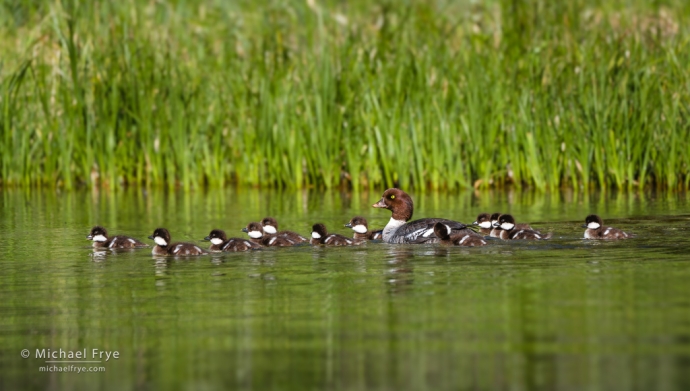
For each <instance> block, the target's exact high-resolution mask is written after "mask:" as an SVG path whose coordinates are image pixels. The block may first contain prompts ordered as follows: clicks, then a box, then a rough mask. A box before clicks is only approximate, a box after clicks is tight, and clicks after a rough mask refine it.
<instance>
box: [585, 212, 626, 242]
mask: <svg viewBox="0 0 690 391" xmlns="http://www.w3.org/2000/svg"><path fill="white" fill-rule="evenodd" d="M583 227H586V228H587V230H585V239H604V240H618V239H628V238H632V237H634V236H635V235H633V234H629V233H627V232H623V231H622V230H620V229H618V228H613V227H604V221H603V220H602V219H601V217H599V216H597V215H589V216H587V217H586V218H585V225H583Z"/></svg>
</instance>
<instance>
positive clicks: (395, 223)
mask: <svg viewBox="0 0 690 391" xmlns="http://www.w3.org/2000/svg"><path fill="white" fill-rule="evenodd" d="M405 223H406V221H405V220H396V219H394V218H392V217H391V219H390V221H389V222H388V224H386V226H385V227H384V228H383V235H382V236H383V241H384V242H389V241H390V239H391V238H392V237H393V235H395V232H396V231H397V230H398V228H400V227H402V226H403V225H405Z"/></svg>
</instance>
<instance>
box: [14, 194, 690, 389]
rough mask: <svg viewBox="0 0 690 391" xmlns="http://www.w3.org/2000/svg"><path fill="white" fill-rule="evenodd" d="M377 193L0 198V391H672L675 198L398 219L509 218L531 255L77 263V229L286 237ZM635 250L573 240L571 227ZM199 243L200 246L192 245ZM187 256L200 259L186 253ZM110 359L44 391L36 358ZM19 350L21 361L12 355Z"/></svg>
mask: <svg viewBox="0 0 690 391" xmlns="http://www.w3.org/2000/svg"><path fill="white" fill-rule="evenodd" d="M379 197H380V193H378V192H376V193H362V194H355V195H353V194H348V193H338V192H326V193H324V192H269V191H256V190H251V191H249V190H247V191H237V190H223V191H208V192H195V193H183V192H180V193H174V192H173V193H168V192H166V191H161V190H148V191H142V190H136V189H131V190H127V191H121V192H113V193H107V192H71V193H60V192H54V191H30V192H25V191H8V190H6V191H3V192H0V237H1V238H2V240H0V258H1V261H0V389H3V390H10V389H21V390H32V389H36V390H44V389H74V388H79V389H117V390H121V389H137V390H139V389H172V390H175V389H179V390H221V389H246V390H266V389H274V390H322V389H337V390H361V389H372V390H423V389H429V390H464V389H473V390H474V389H511V390H531V389H542V390H629V389H634V390H684V389H688V388H690V283H688V281H689V280H690V262H689V259H690V257H689V256H688V252H689V247H688V245H689V243H690V242H689V241H688V239H687V237H688V231H689V228H690V204H689V202H688V199H689V197H688V195H687V194H674V193H664V194H647V195H642V194H619V193H609V194H582V193H570V192H568V193H558V194H533V193H520V192H485V193H460V194H442V193H430V194H424V195H422V194H413V197H414V199H415V203H416V204H415V205H416V211H415V217H417V218H420V217H449V218H454V219H458V220H460V221H464V222H471V221H473V220H474V218H475V217H476V215H477V214H478V213H479V212H495V211H503V212H510V213H513V214H514V215H515V216H516V217H517V219H518V221H519V222H520V221H522V222H531V223H533V226H535V228H539V229H542V230H546V231H553V232H554V233H555V237H554V239H553V240H551V241H548V242H539V243H534V242H510V243H502V242H492V244H491V245H490V246H487V247H484V248H472V249H466V248H442V247H438V246H433V245H429V246H392V245H387V244H383V243H369V244H367V245H366V246H365V247H361V248H360V247H355V248H312V247H310V246H303V247H297V248H290V249H268V250H262V251H255V252H251V253H238V254H223V255H220V256H217V255H214V256H207V257H199V258H195V259H193V260H169V261H167V262H160V260H159V259H156V258H154V257H152V256H151V254H150V249H145V250H135V251H119V252H110V251H107V252H94V251H93V249H92V248H90V247H89V242H88V241H86V240H85V239H84V236H85V235H87V234H88V231H89V229H90V227H91V226H92V225H95V224H102V225H104V226H106V227H107V228H108V229H109V231H110V232H111V233H125V234H129V235H131V236H134V237H137V238H139V239H142V240H144V241H146V242H147V243H151V241H150V240H148V239H145V238H146V236H148V235H150V234H151V232H152V231H153V229H154V228H156V227H158V226H165V227H168V228H169V229H170V231H171V233H172V235H173V240H185V241H199V239H201V238H203V237H204V236H206V235H207V234H208V232H209V231H210V230H211V229H212V228H223V229H225V230H226V231H227V232H228V233H229V234H230V235H232V236H240V237H241V236H242V235H244V234H243V233H242V232H240V229H241V228H242V227H243V226H245V225H246V223H248V222H250V221H256V220H259V219H261V218H262V217H264V216H268V215H271V216H274V217H276V218H278V221H279V222H280V224H281V228H285V229H288V228H289V229H293V230H296V231H299V232H301V233H302V234H304V235H306V234H308V232H309V228H310V226H311V224H313V223H315V222H323V223H325V224H326V225H327V227H328V228H329V229H330V230H331V231H333V232H338V233H344V234H348V235H349V234H350V231H348V229H346V228H344V227H343V224H345V223H346V222H347V221H348V220H349V219H350V218H351V217H352V216H354V215H356V214H359V215H363V216H365V217H367V218H368V219H369V221H370V225H371V226H374V227H382V226H383V225H384V224H385V223H386V222H387V221H388V219H389V218H390V212H388V211H382V210H376V209H373V208H371V204H373V203H374V202H376V201H377V200H378V198H379ZM589 213H598V214H600V215H601V216H602V217H604V219H605V222H607V223H610V224H611V225H615V226H617V227H620V228H624V229H626V230H629V231H632V232H635V233H636V234H638V237H637V238H635V239H632V240H627V241H620V242H592V241H584V240H582V239H581V237H582V234H583V229H582V228H580V225H581V224H582V223H583V221H584V216H586V215H587V214H589ZM199 243H202V242H199ZM204 245H205V246H207V244H204ZM45 348H50V349H54V350H57V349H60V348H61V349H63V350H83V349H87V350H89V352H90V350H91V349H93V348H97V349H102V350H116V351H118V352H119V354H120V357H119V358H118V359H116V360H114V359H111V360H110V361H108V362H104V363H101V364H99V365H102V366H103V367H105V372H102V373H81V374H76V373H45V372H40V371H39V367H41V366H45V365H46V364H45V361H46V360H45V359H37V358H35V357H33V356H34V352H35V350H36V349H45ZM23 349H29V350H30V352H31V357H30V358H28V359H23V358H22V357H21V355H20V352H21V351H22V350H23Z"/></svg>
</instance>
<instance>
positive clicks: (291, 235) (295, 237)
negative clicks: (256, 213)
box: [261, 217, 309, 244]
mask: <svg viewBox="0 0 690 391" xmlns="http://www.w3.org/2000/svg"><path fill="white" fill-rule="evenodd" d="M261 226H262V227H263V228H264V232H265V233H267V234H269V235H277V236H282V237H286V238H288V239H290V240H292V241H293V242H295V243H296V244H298V243H306V242H308V241H309V239H307V238H305V237H304V236H302V235H300V234H298V233H297V232H292V231H278V222H277V221H276V219H274V218H273V217H264V219H263V220H261Z"/></svg>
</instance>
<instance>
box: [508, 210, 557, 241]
mask: <svg viewBox="0 0 690 391" xmlns="http://www.w3.org/2000/svg"><path fill="white" fill-rule="evenodd" d="M498 227H499V228H500V229H501V234H500V238H501V239H503V240H545V239H550V238H551V235H552V234H551V233H547V234H542V233H541V232H538V231H534V230H531V229H525V228H518V227H517V224H515V218H514V217H513V216H512V215H501V216H500V217H499V218H498Z"/></svg>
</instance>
